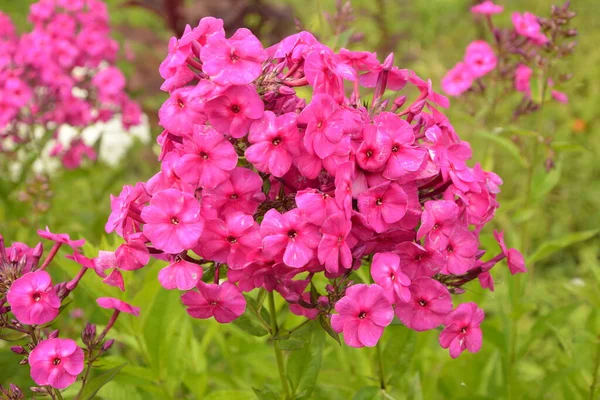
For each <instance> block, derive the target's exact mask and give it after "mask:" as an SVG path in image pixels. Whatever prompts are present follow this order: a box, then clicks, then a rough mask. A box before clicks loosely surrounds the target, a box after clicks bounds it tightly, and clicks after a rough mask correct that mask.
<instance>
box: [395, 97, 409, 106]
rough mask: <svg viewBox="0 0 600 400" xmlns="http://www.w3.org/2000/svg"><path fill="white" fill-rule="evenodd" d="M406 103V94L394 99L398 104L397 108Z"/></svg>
mask: <svg viewBox="0 0 600 400" xmlns="http://www.w3.org/2000/svg"><path fill="white" fill-rule="evenodd" d="M404 103H406V96H400V97H398V98H397V99H396V100H394V106H396V108H400V107H402V106H403V105H404Z"/></svg>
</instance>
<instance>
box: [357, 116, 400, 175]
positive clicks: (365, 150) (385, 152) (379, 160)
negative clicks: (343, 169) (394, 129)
mask: <svg viewBox="0 0 600 400" xmlns="http://www.w3.org/2000/svg"><path fill="white" fill-rule="evenodd" d="M362 134H363V141H362V143H361V144H360V146H359V148H358V150H357V152H356V162H357V163H358V165H359V166H360V167H361V168H363V169H365V170H367V171H380V170H382V169H383V168H384V166H385V165H386V163H387V160H388V158H389V157H390V155H391V154H392V138H391V137H390V136H389V135H387V134H386V133H384V132H381V131H380V130H379V129H377V127H376V126H375V125H366V126H365V127H364V129H363V131H362Z"/></svg>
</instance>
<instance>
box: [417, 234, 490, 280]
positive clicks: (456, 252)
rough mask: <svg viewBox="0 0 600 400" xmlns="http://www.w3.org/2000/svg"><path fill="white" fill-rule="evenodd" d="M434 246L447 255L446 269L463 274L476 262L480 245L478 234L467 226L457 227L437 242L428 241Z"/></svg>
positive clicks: (447, 271)
mask: <svg viewBox="0 0 600 400" xmlns="http://www.w3.org/2000/svg"><path fill="white" fill-rule="evenodd" d="M427 244H430V245H431V246H432V247H434V248H436V249H438V250H440V252H441V253H442V254H443V255H444V256H446V263H447V264H446V271H442V272H444V273H450V274H455V275H462V274H464V273H466V272H467V271H468V270H469V269H471V268H473V265H474V264H475V255H476V253H477V249H478V247H479V241H478V240H477V236H475V234H474V233H473V232H471V231H469V230H468V229H467V228H466V227H460V228H457V229H456V230H455V231H454V232H453V233H452V235H450V236H449V237H445V236H440V237H439V239H438V241H437V242H430V241H428V242H427Z"/></svg>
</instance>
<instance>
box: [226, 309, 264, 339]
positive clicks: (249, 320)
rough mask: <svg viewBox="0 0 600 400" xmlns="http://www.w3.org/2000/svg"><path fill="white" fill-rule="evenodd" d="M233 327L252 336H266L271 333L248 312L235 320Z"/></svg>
mask: <svg viewBox="0 0 600 400" xmlns="http://www.w3.org/2000/svg"><path fill="white" fill-rule="evenodd" d="M233 325H235V326H237V327H238V328H240V329H241V330H243V331H244V332H246V333H249V334H250V335H252V336H265V335H266V334H268V333H269V332H267V330H266V329H265V328H264V327H263V326H262V325H261V324H260V323H259V322H256V317H255V316H253V315H252V314H251V313H249V312H248V311H246V312H245V313H244V314H242V315H241V316H240V317H239V318H237V319H235V320H234V321H233Z"/></svg>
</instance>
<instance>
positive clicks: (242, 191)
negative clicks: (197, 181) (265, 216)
mask: <svg viewBox="0 0 600 400" xmlns="http://www.w3.org/2000/svg"><path fill="white" fill-rule="evenodd" d="M262 187H263V181H262V179H261V178H260V176H259V175H258V174H257V173H256V172H254V171H252V170H249V169H247V168H241V167H236V168H234V169H233V170H232V171H231V172H230V175H229V179H227V180H225V181H223V182H221V183H220V184H219V185H217V187H215V188H214V189H205V190H203V191H202V216H203V217H205V218H218V217H219V215H223V216H225V215H227V214H231V213H233V212H243V213H245V214H249V215H252V214H254V212H255V211H256V209H257V208H258V206H259V204H260V203H262V202H263V201H264V200H265V195H264V194H263V192H262Z"/></svg>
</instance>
